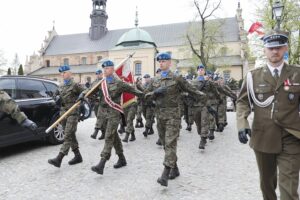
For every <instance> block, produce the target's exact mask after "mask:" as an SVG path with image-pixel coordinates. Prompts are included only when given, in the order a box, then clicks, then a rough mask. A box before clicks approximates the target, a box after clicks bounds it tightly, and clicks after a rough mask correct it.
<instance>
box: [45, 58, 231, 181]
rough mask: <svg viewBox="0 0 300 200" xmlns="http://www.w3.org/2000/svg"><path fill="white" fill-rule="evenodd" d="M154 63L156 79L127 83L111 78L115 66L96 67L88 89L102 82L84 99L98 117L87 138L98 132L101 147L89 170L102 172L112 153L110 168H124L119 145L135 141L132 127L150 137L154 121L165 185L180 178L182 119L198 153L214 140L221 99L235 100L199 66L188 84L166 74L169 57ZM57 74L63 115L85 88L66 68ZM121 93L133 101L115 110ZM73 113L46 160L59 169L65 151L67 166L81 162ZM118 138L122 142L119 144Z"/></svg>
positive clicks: (221, 117) (222, 121) (221, 118)
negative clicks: (60, 141) (59, 142)
mask: <svg viewBox="0 0 300 200" xmlns="http://www.w3.org/2000/svg"><path fill="white" fill-rule="evenodd" d="M157 61H158V62H159V64H160V68H159V69H158V70H157V73H156V76H155V77H152V78H151V76H150V75H149V74H145V75H144V76H143V78H137V80H136V82H135V83H132V84H129V83H126V82H125V81H122V79H120V78H119V77H118V76H116V74H115V73H114V63H113V62H112V61H111V60H105V61H102V62H101V66H102V70H103V71H102V70H101V69H98V70H97V71H96V76H97V78H96V80H95V81H94V82H93V83H92V84H91V88H93V86H95V85H96V84H98V83H99V82H100V81H102V83H101V87H99V88H98V89H97V90H96V91H95V92H94V93H93V94H92V95H91V96H90V97H89V100H90V101H91V102H92V104H93V105H94V111H95V115H96V117H97V120H96V124H95V128H94V132H93V133H92V134H91V138H93V139H96V138H97V135H98V132H99V131H101V136H100V137H99V138H98V139H99V140H103V139H104V140H105V144H104V148H103V150H102V152H101V154H100V157H101V159H100V161H99V163H98V164H97V165H95V166H93V167H92V168H91V169H92V171H94V172H96V173H98V174H103V173H104V168H105V163H106V162H107V161H108V160H109V159H110V156H111V150H112V148H114V149H115V150H116V154H117V155H118V157H119V159H118V161H117V163H116V164H115V165H114V168H120V167H123V166H126V165H127V162H126V158H125V155H124V153H123V145H122V142H126V143H128V141H131V142H133V141H135V140H136V136H135V129H136V128H144V130H143V135H144V137H148V136H150V135H152V134H154V128H153V125H154V123H155V122H156V123H157V131H158V136H159V137H158V140H157V142H156V144H157V145H160V146H163V147H164V150H165V159H164V166H165V168H164V170H163V173H162V176H161V177H160V178H159V179H158V182H159V183H160V184H161V185H163V186H167V185H168V179H174V178H176V177H177V176H179V174H180V172H179V168H178V166H177V155H176V150H177V139H178V137H179V132H180V129H181V128H182V127H181V119H182V118H184V119H185V121H186V124H187V129H186V130H188V131H191V130H192V124H193V122H195V124H196V127H197V132H198V134H199V135H200V138H201V139H200V144H199V149H202V150H204V149H205V146H206V144H207V139H209V140H213V139H214V138H215V135H214V132H215V131H219V132H222V131H223V130H224V127H225V126H226V125H227V121H226V102H227V101H226V97H227V96H229V97H230V98H232V100H233V101H235V100H236V95H235V93H233V92H232V91H231V90H230V88H229V87H228V86H226V85H225V84H224V81H223V79H222V78H221V77H216V76H215V75H214V74H213V73H210V72H208V71H206V69H205V66H203V65H199V66H198V67H197V73H198V76H197V77H196V78H194V79H192V80H190V79H187V78H184V77H182V76H181V75H178V74H177V73H173V72H172V71H171V70H170V67H171V56H170V55H169V54H168V53H160V54H158V56H157ZM59 71H60V73H61V74H62V76H63V79H64V84H63V86H61V87H60V89H59V93H60V95H59V96H60V97H61V98H62V100H63V102H65V103H64V104H63V105H62V106H63V108H62V114H63V112H64V111H66V110H67V109H69V108H70V107H71V105H72V104H74V103H75V102H76V101H80V100H83V99H84V96H85V94H86V93H87V92H88V91H89V90H90V88H87V89H85V90H84V89H83V88H80V86H79V84H76V83H74V82H73V81H71V78H70V76H71V72H70V71H71V69H70V67H69V66H62V67H61V68H60V69H59ZM142 79H144V81H143V80H142ZM103 80H104V81H103ZM103 83H106V85H105V87H106V88H107V89H105V87H103ZM74 88H75V89H74ZM106 90H107V91H106ZM124 92H127V93H131V94H134V95H136V96H137V98H136V100H133V101H128V102H126V103H123V105H122V107H121V108H119V107H118V106H120V105H121V97H122V94H123V93H124ZM66 93H69V94H68V95H66ZM105 93H107V94H108V95H106V94H105ZM64 99H65V100H64ZM73 114H74V116H73V117H72V115H69V116H68V117H67V118H66V119H65V120H64V122H63V125H64V127H65V129H64V130H65V142H64V143H63V145H62V147H61V150H60V152H59V154H58V155H57V156H56V157H55V158H53V159H49V161H48V162H49V163H50V164H52V165H54V166H56V167H60V165H61V162H62V159H63V157H64V156H65V155H67V154H68V151H69V149H70V148H71V149H72V151H73V152H74V158H73V159H72V160H71V161H69V164H70V165H72V164H77V163H80V162H82V156H81V154H80V152H79V146H78V142H77V139H76V135H75V132H76V127H77V123H78V119H77V117H78V111H77V112H74V113H73ZM142 116H143V117H142ZM73 118H74V119H73ZM134 119H135V125H134ZM124 133H125V134H124ZM122 134H124V138H123V139H122V140H121V138H120V136H121V135H122ZM121 141H122V142H121Z"/></svg>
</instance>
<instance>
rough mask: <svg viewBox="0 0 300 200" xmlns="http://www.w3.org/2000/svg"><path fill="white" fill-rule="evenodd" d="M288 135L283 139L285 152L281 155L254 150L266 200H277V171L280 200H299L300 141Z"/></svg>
mask: <svg viewBox="0 0 300 200" xmlns="http://www.w3.org/2000/svg"><path fill="white" fill-rule="evenodd" d="M284 132H285V133H287V132H286V131H284ZM286 135H287V136H286V137H284V138H283V151H282V152H281V153H279V154H270V153H263V152H259V151H256V150H254V152H255V156H256V161H257V165H258V170H259V174H260V187H261V190H262V193H263V198H264V200H277V196H276V193H275V189H276V186H277V169H278V170H279V191H280V199H281V200H299V194H298V193H297V190H298V187H299V171H300V140H299V139H297V138H296V137H295V136H293V135H291V134H286Z"/></svg>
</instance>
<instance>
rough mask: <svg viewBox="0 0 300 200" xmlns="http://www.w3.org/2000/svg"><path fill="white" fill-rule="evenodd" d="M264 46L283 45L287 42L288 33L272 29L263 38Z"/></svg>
mask: <svg viewBox="0 0 300 200" xmlns="http://www.w3.org/2000/svg"><path fill="white" fill-rule="evenodd" d="M262 40H263V42H264V46H265V47H267V48H272V47H280V46H285V45H287V43H288V33H287V32H284V31H275V30H272V31H270V32H269V33H267V34H266V35H265V36H264V37H263V38H262Z"/></svg>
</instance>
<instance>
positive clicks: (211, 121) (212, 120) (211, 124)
mask: <svg viewBox="0 0 300 200" xmlns="http://www.w3.org/2000/svg"><path fill="white" fill-rule="evenodd" d="M210 107H211V108H212V109H214V110H215V111H217V105H215V104H213V105H210ZM208 124H209V125H208V126H209V129H210V130H215V128H216V119H215V117H214V116H213V115H212V114H211V113H209V115H208Z"/></svg>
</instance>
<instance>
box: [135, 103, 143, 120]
mask: <svg viewBox="0 0 300 200" xmlns="http://www.w3.org/2000/svg"><path fill="white" fill-rule="evenodd" d="M142 112H143V106H142V105H141V104H138V106H137V111H136V120H138V121H142V120H143V118H142Z"/></svg>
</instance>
